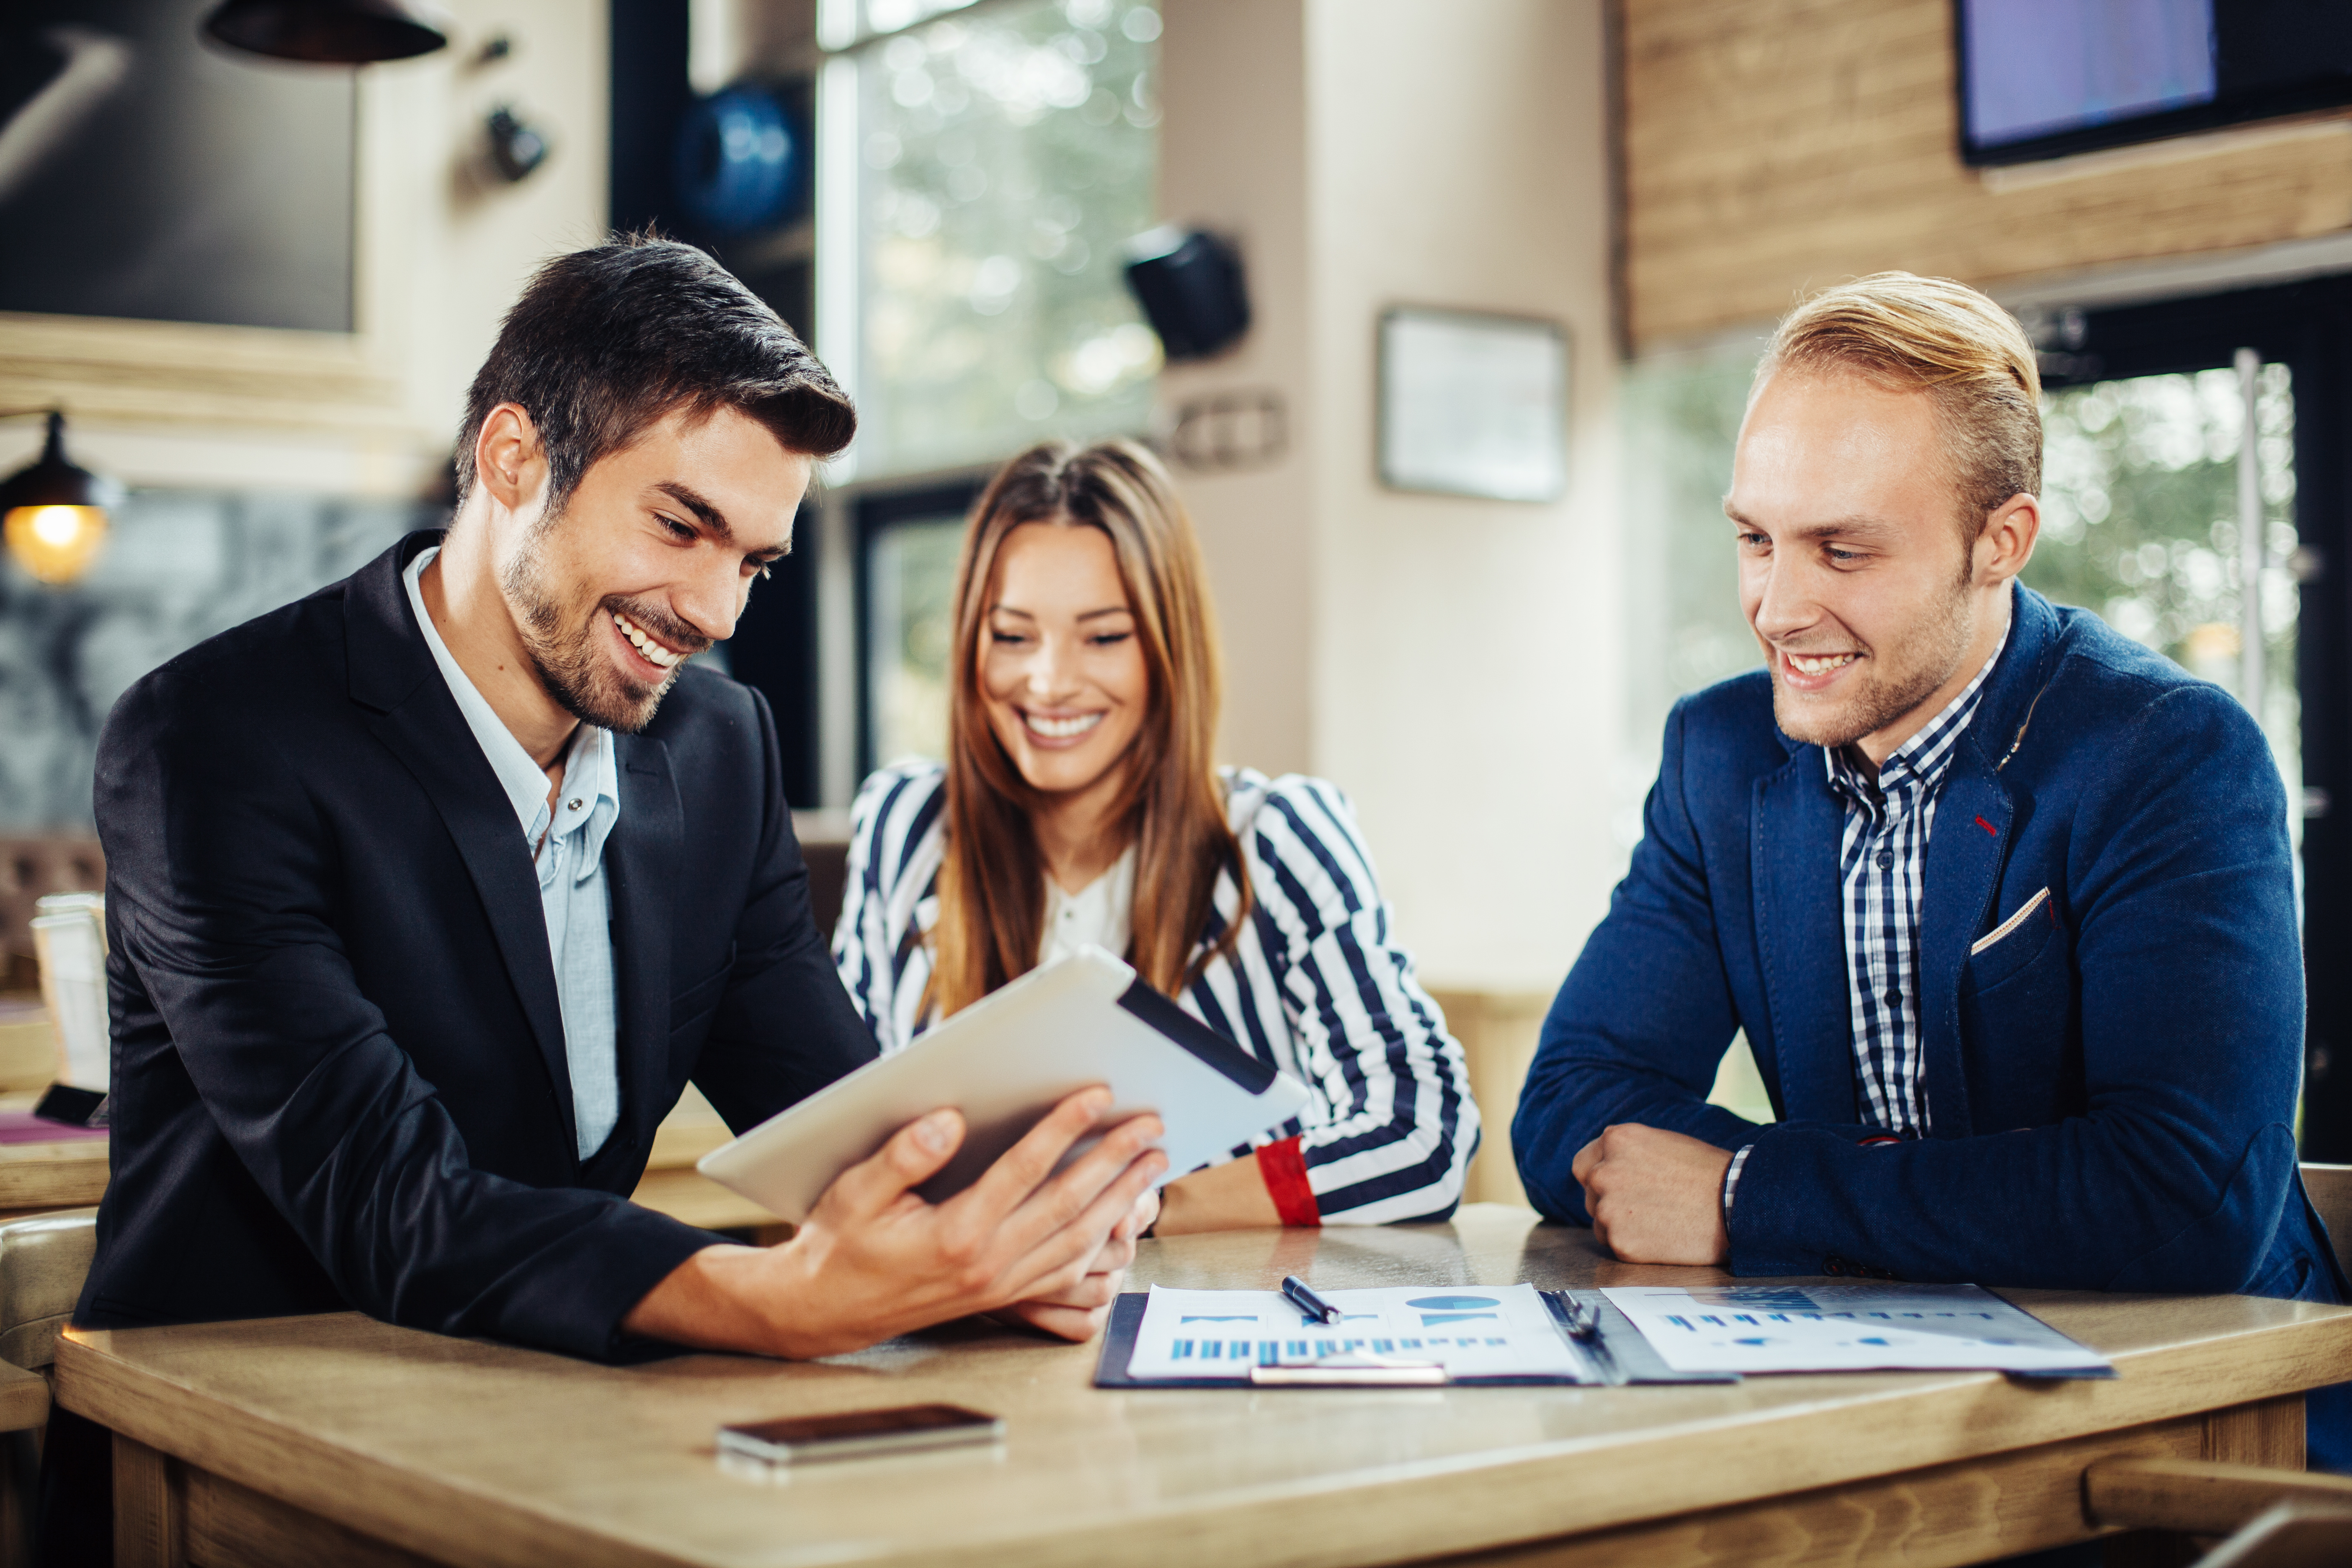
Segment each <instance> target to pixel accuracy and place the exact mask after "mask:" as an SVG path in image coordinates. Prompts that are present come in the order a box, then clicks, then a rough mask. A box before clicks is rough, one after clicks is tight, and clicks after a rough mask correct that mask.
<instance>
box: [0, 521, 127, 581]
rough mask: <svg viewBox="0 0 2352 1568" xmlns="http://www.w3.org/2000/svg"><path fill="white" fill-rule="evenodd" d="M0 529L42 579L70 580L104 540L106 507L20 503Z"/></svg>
mask: <svg viewBox="0 0 2352 1568" xmlns="http://www.w3.org/2000/svg"><path fill="white" fill-rule="evenodd" d="M0 532H5V535H6V537H7V542H8V549H9V551H10V552H11V553H13V554H14V555H15V556H16V559H17V560H18V561H19V562H21V563H23V565H24V567H25V570H26V571H27V572H30V573H31V574H33V575H34V576H35V577H37V578H38V579H40V580H41V581H42V582H44V583H70V582H72V581H73V580H74V579H76V578H77V577H79V576H80V575H81V574H83V573H84V572H86V571H88V570H89V563H90V562H91V561H93V560H94V559H96V557H97V555H98V550H99V546H100V545H101V544H103V543H104V542H106V511H105V509H104V508H102V507H94V506H20V507H16V508H14V509H12V510H10V511H9V513H8V516H7V521H5V524H0Z"/></svg>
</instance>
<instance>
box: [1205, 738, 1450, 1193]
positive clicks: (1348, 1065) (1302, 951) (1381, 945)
mask: <svg viewBox="0 0 2352 1568" xmlns="http://www.w3.org/2000/svg"><path fill="white" fill-rule="evenodd" d="M1244 857H1245V858H1246V859H1247V861H1248V863H1249V867H1250V872H1251V890H1252V892H1253V893H1254V894H1255V898H1256V901H1257V906H1258V907H1257V910H1256V911H1255V920H1256V922H1257V923H1258V925H1259V927H1260V934H1261V939H1262V942H1263V945H1264V947H1265V952H1266V956H1267V957H1268V959H1269V960H1271V961H1272V967H1273V968H1274V971H1275V973H1276V976H1277V979H1278V983H1279V984H1280V987H1281V991H1282V999H1283V1010H1284V1013H1285V1015H1286V1018H1287V1020H1288V1022H1289V1025H1290V1033H1291V1037H1292V1043H1293V1048H1294V1050H1295V1052H1296V1060H1297V1068H1298V1070H1299V1072H1300V1074H1301V1075H1302V1076H1303V1077H1304V1078H1305V1079H1306V1080H1307V1083H1308V1084H1309V1086H1310V1087H1311V1088H1312V1089H1314V1090H1315V1092H1316V1098H1317V1101H1318V1103H1317V1104H1316V1105H1315V1106H1314V1107H1311V1108H1310V1110H1309V1112H1308V1114H1307V1116H1306V1117H1304V1118H1302V1122H1303V1125H1302V1131H1301V1137H1300V1141H1299V1148H1300V1152H1301V1153H1302V1154H1303V1155H1304V1156H1305V1159H1306V1162H1307V1180H1308V1183H1309V1184H1310V1185H1312V1187H1313V1188H1314V1190H1315V1195H1316V1202H1317V1205H1318V1207H1319V1208H1320V1209H1321V1211H1322V1215H1323V1220H1324V1223H1325V1224H1327V1225H1329V1224H1343V1225H1344V1224H1357V1225H1383V1224H1390V1223H1392V1222H1395V1221H1399V1220H1412V1219H1443V1218H1444V1217H1445V1216H1446V1215H1450V1214H1452V1213H1453V1212H1454V1207H1455V1205H1458V1204H1459V1203H1460V1202H1461V1201H1462V1190H1463V1181H1464V1176H1465V1172H1466V1171H1467V1169H1468V1166H1469V1163H1470V1157H1471V1155H1472V1154H1473V1153H1475V1152H1476V1150H1477V1147H1478V1136H1479V1123H1478V1107H1477V1104H1476V1102H1475V1100H1473V1099H1472V1098H1471V1095H1470V1075H1469V1068H1468V1066H1467V1064H1466V1063H1465V1060H1464V1058H1463V1054H1462V1047H1461V1045H1460V1043H1459V1042H1457V1041H1456V1040H1455V1039H1454V1037H1452V1036H1451V1035H1449V1034H1447V1033H1446V1030H1445V1020H1444V1016H1443V1015H1442V1014H1441V1013H1440V1012H1439V1011H1438V1007H1437V1004H1436V1003H1435V1002H1433V1001H1432V1000H1431V999H1430V997H1429V994H1428V993H1427V992H1425V991H1423V989H1422V987H1421V984H1420V982H1419V981H1418V980H1416V979H1415V978H1414V976H1413V965H1412V955H1411V954H1410V953H1408V952H1406V951H1405V950H1404V948H1403V947H1402V945H1400V944H1399V943H1398V942H1397V941H1396V940H1395V935H1394V931H1393V929H1392V928H1393V923H1394V922H1393V912H1392V911H1391V909H1390V907H1389V905H1388V903H1387V902H1386V901H1385V900H1383V899H1382V898H1381V891H1380V884H1379V881H1378V879H1376V877H1375V876H1374V874H1373V871H1372V864H1371V858H1370V854H1369V853H1368V852H1367V851H1366V850H1365V848H1364V845H1363V841H1362V839H1361V837H1360V836H1359V835H1358V833H1357V830H1356V822H1355V814H1354V811H1353V810H1352V808H1351V807H1349V805H1348V802H1347V799H1346V797H1345V796H1343V795H1341V794H1340V793H1339V791H1338V790H1337V789H1336V788H1334V787H1333V786H1332V785H1330V784H1326V783H1324V782H1322V781H1321V780H1319V779H1307V778H1300V777H1297V776H1295V775H1294V776H1290V777H1286V778H1282V779H1278V780H1276V781H1275V783H1274V784H1272V785H1271V786H1270V788H1269V789H1268V791H1267V793H1266V796H1265V803H1264V805H1261V806H1260V808H1259V809H1258V811H1257V813H1256V815H1255V820H1254V821H1253V822H1252V824H1251V825H1250V827H1249V829H1248V833H1247V841H1246V843H1245V845H1244ZM1268 928H1271V929H1268Z"/></svg>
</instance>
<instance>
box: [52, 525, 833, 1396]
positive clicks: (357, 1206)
mask: <svg viewBox="0 0 2352 1568" xmlns="http://www.w3.org/2000/svg"><path fill="white" fill-rule="evenodd" d="M438 537H439V536H438V535H436V534H432V533H417V534H412V535H410V536H409V537H408V538H407V539H405V540H403V541H402V542H400V543H399V544H398V545H396V546H395V547H394V548H393V549H392V550H391V551H389V552H386V553H385V554H383V555H382V556H380V557H378V558H377V559H376V560H375V561H373V563H370V564H369V565H367V566H366V567H364V568H362V570H361V571H360V572H358V573H357V574H354V575H353V576H352V577H351V578H349V579H348V580H346V581H344V582H342V583H339V584H334V585H332V586H331V587H328V588H324V589H321V590H320V591H319V592H318V593H316V594H314V595H311V596H310V597H309V598H307V599H304V600H301V601H300V602H299V603H297V604H293V605H287V606H286V607H285V608H283V609H281V610H278V611H277V612H275V613H273V614H271V615H268V616H263V617H261V618H260V619H258V620H256V621H253V622H250V623H248V624H247V625H245V626H239V627H237V628H236V630H234V631H230V632H226V633H224V634H223V635H222V636H220V637H215V638H213V639H212V640H211V641H209V642H206V643H204V644H202V645H201V646H199V647H195V648H194V649H191V650H190V651H189V652H187V653H185V654H184V655H182V656H181V657H179V658H175V659H173V660H172V661H171V662H170V663H169V664H166V665H164V666H163V668H160V669H158V670H156V671H155V672H154V673H152V674H151V675H149V676H148V677H146V678H145V679H142V680H141V681H140V682H139V683H138V684H137V685H135V686H133V687H132V688H131V689H130V690H129V691H128V692H127V693H125V694H124V696H123V698H122V700H121V701H120V702H118V703H117V704H116V705H115V708H114V711H113V713H112V715H111V716H110V718H109V719H108V721H107V724H106V730H105V732H104V734H103V736H102V737H101V739H100V744H99V756H98V790H97V807H98V826H99V832H100V837H102V838H103V839H104V840H105V844H106V853H107V929H108V934H109V937H110V942H111V943H112V952H111V955H110V958H109V960H108V966H107V968H108V980H109V984H110V991H111V999H112V1007H113V1028H114V1079H113V1104H112V1119H113V1121H112V1125H113V1132H114V1139H113V1165H114V1178H113V1184H112V1185H111V1186H110V1187H109V1188H108V1190H107V1194H106V1201H105V1202H104V1204H103V1205H100V1210H99V1220H98V1257H97V1260H96V1262H95V1264H94V1265H93V1266H92V1268H91V1269H90V1274H89V1284H88V1286H87V1288H86V1289H84V1291H83V1294H82V1299H81V1304H80V1309H79V1312H78V1313H77V1314H76V1321H77V1322H79V1323H82V1324H84V1325H87V1326H92V1327H129V1326H134V1325H138V1324H144V1323H156V1322H171V1321H197V1320H205V1319H218V1318H240V1317H261V1316H270V1315H276V1314H281V1313H294V1312H316V1311H328V1310H341V1309H343V1308H357V1309H359V1310H362V1311H364V1312H367V1313H370V1314H372V1315H373V1316H375V1317H378V1318H383V1319H385V1320H388V1321H393V1322H398V1323H405V1324H409V1325H412V1326H415V1327H417V1328H424V1329H431V1330H436V1331H441V1332H446V1333H467V1334H492V1335H497V1336H499V1337H500V1338H504V1339H509V1340H514V1341H520V1342H524V1343H529V1344H536V1345H541V1346H545V1347H548V1348H551V1349H556V1350H562V1351H568V1352H573V1353H575V1354H583V1355H607V1354H611V1353H613V1352H615V1351H616V1350H617V1349H618V1342H619V1327H618V1325H619V1323H620V1321H621V1319H622V1318H623V1317H624V1316H625V1314H626V1313H627V1312H628V1310H629V1309H630V1308H631V1307H632V1306H634V1305H635V1303H636V1301H637V1300H639V1299H640V1298H641V1297H643V1296H644V1295H645V1293H646V1291H647V1290H648V1289H651V1288H652V1287H653V1286H654V1285H655V1284H656V1282H658V1281H659V1280H660V1279H662V1277H663V1276H664V1275H666V1274H667V1273H668V1272H669V1271H670V1270H671V1269H672V1268H675V1267H677V1264H678V1263H679V1262H681V1261H682V1260H683V1259H684V1258H686V1257H687V1255H688V1254H689V1253H691V1252H693V1251H695V1250H696V1249H697V1248H698V1247H705V1246H708V1245H709V1244H710V1242H711V1241H712V1239H713V1237H710V1236H709V1235H708V1234H707V1233H705V1232H702V1231H698V1230H695V1229H693V1228H691V1227H689V1226H684V1225H680V1224H678V1223H677V1221H675V1220H671V1219H667V1218H665V1217H664V1216H662V1215H656V1214H653V1213H650V1212H648V1211H646V1210H644V1209H640V1208H637V1207H635V1205H631V1204H630V1203H628V1202H627V1201H626V1199H625V1194H627V1193H629V1192H630V1190H631V1189H632V1188H634V1187H635V1184H636V1182H637V1178H638V1177H639V1176H640V1175H641V1174H642V1173H644V1170H645V1165H646V1154H647V1152H648V1151H649V1150H650V1149H651V1148H652V1145H653V1137H654V1129H655V1126H656V1123H658V1122H659V1121H661V1119H662V1117H663V1116H664V1115H666V1114H667V1112H668V1110H670V1108H671V1107H672V1106H673V1105H674V1104H676V1103H677V1097H678V1095H679V1092H680V1090H681V1089H682V1086H683V1085H685V1084H686V1083H687V1082H688V1080H689V1079H691V1080H692V1081H693V1082H695V1083H696V1084H697V1085H698V1086H699V1087H700V1088H701V1089H703V1091H704V1092H705V1093H706V1094H708V1095H709V1098H710V1100H711V1101H712V1103H713V1104H714V1105H716V1106H717V1107H718V1109H719V1111H720V1113H721V1114H722V1115H724V1116H725V1117H726V1118H727V1121H728V1122H729V1124H730V1126H732V1127H735V1128H736V1129H738V1130H739V1131H740V1130H741V1129H742V1128H744V1127H747V1126H750V1125H751V1124H753V1123H755V1122H757V1121H761V1120H762V1119H763V1118H765V1117H767V1116H770V1115H772V1114H773V1113H774V1112H775V1111H777V1110H782V1108H783V1107H785V1106H787V1105H789V1104H791V1103H793V1101H794V1100H799V1099H801V1098H802V1097H803V1096H804V1095H807V1094H809V1093H810V1092H812V1091H813V1090H814V1089H818V1088H821V1087H822V1086H824V1084H826V1083H829V1082H831V1081H832V1080H833V1079H836V1078H838V1077H839V1076H841V1075H842V1074H843V1073H845V1072H846V1071H848V1070H849V1069H850V1068H855V1067H856V1066H858V1065H859V1064H861V1063H863V1062H865V1061H867V1060H869V1059H871V1058H872V1057H873V1055H874V1044H873V1041H872V1038H871V1037H870V1036H869V1035H868V1034H867V1032H866V1028H865V1026H864V1025H863V1024H862V1023H861V1022H860V1021H859V1020H858V1017H857V1016H856V1012H855V1011H854V1010H853V1009H852V1008H851V1006H850V1005H849V1001H848V998H847V996H846V995H845V994H844V992H843V990H842V988H841V984H840V982H839V980H838V979H837V978H835V973H834V968H833V964H832V962H831V960H830V958H829V957H828V956H827V954H826V952H825V946H824V942H823V941H822V939H821V938H820V937H819V936H818V934H817V931H816V928H815V926H814V924H813V922H812V921H811V919H810V910H809V902H808V876H807V872H806V870H805V868H803V865H802V862H801V855H800V848H799V846H798V845H797V843H796V842H795V841H794V839H793V830H792V819H791V816H790V814H789V812H788V811H787V809H786V805H785V802H784V796H783V791H782V785H781V783H780V773H779V759H778V755H777V749H776V736H775V728H774V721H773V720H772V718H771V717H770V715H769V711H768V707H767V704H766V703H765V702H764V701H763V700H761V697H760V696H759V695H758V694H757V693H756V692H753V691H751V690H748V689H745V688H743V687H741V686H739V685H737V684H735V683H734V682H733V681H730V680H728V679H724V678H723V677H720V676H719V675H715V674H712V673H710V672H709V671H707V670H703V669H698V668H688V670H686V671H685V672H684V673H683V674H682V675H681V676H680V677H679V679H678V680H677V685H676V687H675V688H674V689H672V690H671V692H670V693H669V695H668V697H667V699H665V700H664V701H663V703H662V706H661V710H660V712H659V714H658V716H656V719H655V720H654V721H653V723H652V724H651V725H650V726H648V727H647V729H646V731H645V732H644V733H643V734H641V735H620V736H616V737H615V741H616V742H617V748H618V760H619V766H620V791H621V812H620V818H619V821H618V822H617V824H616V825H615V826H614V830H613V832H612V835H611V837H609V839H608V840H607V841H606V844H605V847H604V864H605V872H606V877H607V879H608V882H609V885H610V887H611V889H612V900H613V925H612V931H613V944H614V978H615V982H616V989H617V998H616V999H617V1004H618V1012H619V1020H618V1022H619V1029H618V1036H619V1040H618V1047H619V1063H620V1073H621V1118H620V1123H619V1125H618V1127H617V1128H615V1130H614V1132H613V1135H612V1137H611V1139H610V1140H609V1141H608V1142H606V1143H605V1145H604V1148H603V1149H601V1150H599V1151H598V1152H596V1153H595V1154H594V1155H593V1157H591V1158H590V1159H589V1160H587V1161H585V1162H584V1163H583V1161H581V1160H580V1159H579V1158H577V1157H576V1155H575V1152H574V1139H573V1133H572V1094H571V1078H570V1075H569V1073H568V1072H567V1070H566V1068H565V1065H564V1055H563V1030H562V1018H561V1015H560V1013H559V1010H558V1007H557V1002H556V985H555V977H554V973H553V970H552V967H551V963H550V960H549V957H548V948H547V931H546V926H545V923H544V921H543V918H542V916H541V910H540V896H539V885H538V881H537V879H536V878H535V876H534V874H533V871H532V868H531V863H530V851H529V848H528V847H527V846H526V844H525V842H524V838H523V835H522V833H521V831H520V829H519V828H518V826H516V823H515V817H514V811H513V808H512V807H511V806H510V805H509V804H508V802H507V797H506V795H505V794H504V792H503V791H502V790H501V789H500V788H499V783H498V780H497V778H496V776H495V775H494V774H493V773H492V772H491V769H490V764H489V763H488V759H486V758H485V757H484V756H483V754H482V752H481V748H480V746H479V745H478V743H477V742H475V740H474V736H473V733H472V731H470V730H468V729H467V725H466V721H465V719H464V718H463V716H462V715H461V714H460V713H459V712H458V710H457V703H456V701H455V700H453V699H452V698H451V697H450V695H449V690H448V688H447V686H446V683H445V682H444V681H443V679H442V678H441V675H440V672H439V670H438V669H437V668H436V667H435V665H434V662H433V658H432V655H431V653H430V651H429V650H428V648H427V647H426V646H425V640H424V637H423V634H422V632H421V631H420V630H419V629H418V627H417V625H416V622H415V616H413V615H412V613H411V611H410V608H409V604H408V597H407V594H406V591H405V589H404V586H403V585H402V583H401V580H400V573H401V570H402V568H403V567H404V565H405V564H406V563H407V562H408V561H409V560H410V559H411V558H413V557H414V556H415V554H416V552H418V551H420V550H422V549H424V548H425V546H426V545H428V544H431V543H433V542H436V540H437V538H438Z"/></svg>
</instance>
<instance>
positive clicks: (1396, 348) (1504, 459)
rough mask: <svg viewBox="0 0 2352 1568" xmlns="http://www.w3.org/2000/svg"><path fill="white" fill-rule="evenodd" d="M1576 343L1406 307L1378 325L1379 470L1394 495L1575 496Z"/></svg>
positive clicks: (1520, 324)
mask: <svg viewBox="0 0 2352 1568" xmlns="http://www.w3.org/2000/svg"><path fill="white" fill-rule="evenodd" d="M1568 374H1569V350H1568V331H1567V329H1566V328H1564V327H1562V326H1561V325H1560V324H1559V322H1557V321H1541V320H1537V319H1534V318H1530V317H1525V316H1503V315H1492V314H1488V313H1486V312H1482V311H1475V310H1424V309H1421V308H1418V307H1412V306H1400V307H1398V308H1397V309H1395V310H1389V311H1387V312H1386V313H1384V314H1383V315H1382V316H1381V325H1380V392H1379V400H1380V411H1379V438H1378V447H1379V463H1380V476H1381V483H1382V484H1384V485H1386V486H1388V487H1389V488H1390V489H1398V490H1419V491H1423V492H1427V493H1430V494H1435V495H1456V496H1476V497H1479V498H1481V499H1484V500H1517V501H1550V500H1559V497H1560V495H1561V494H1562V493H1563V492H1564V491H1565V490H1566V489H1567V488H1568Z"/></svg>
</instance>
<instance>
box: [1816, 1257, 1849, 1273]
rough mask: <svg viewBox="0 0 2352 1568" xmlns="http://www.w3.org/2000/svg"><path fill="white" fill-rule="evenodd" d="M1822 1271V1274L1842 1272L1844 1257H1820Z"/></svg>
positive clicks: (1843, 1269) (1843, 1270)
mask: <svg viewBox="0 0 2352 1568" xmlns="http://www.w3.org/2000/svg"><path fill="white" fill-rule="evenodd" d="M1844 1272H1845V1259H1844V1258H1823V1259H1822V1273H1824V1274H1843V1273H1844Z"/></svg>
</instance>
